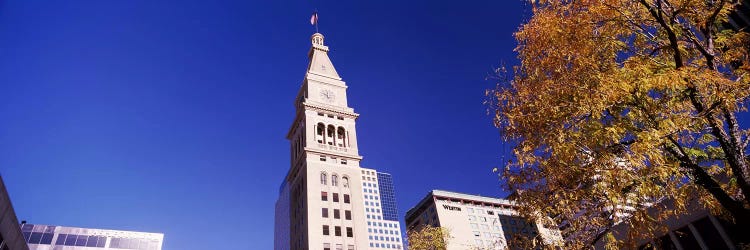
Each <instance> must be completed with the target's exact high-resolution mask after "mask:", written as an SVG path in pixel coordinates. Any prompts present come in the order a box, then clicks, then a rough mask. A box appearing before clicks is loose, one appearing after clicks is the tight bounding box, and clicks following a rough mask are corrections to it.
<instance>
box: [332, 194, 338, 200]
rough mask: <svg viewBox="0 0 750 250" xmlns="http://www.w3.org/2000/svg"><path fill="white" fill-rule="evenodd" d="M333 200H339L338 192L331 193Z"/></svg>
mask: <svg viewBox="0 0 750 250" xmlns="http://www.w3.org/2000/svg"><path fill="white" fill-rule="evenodd" d="M333 202H339V194H338V193H333Z"/></svg>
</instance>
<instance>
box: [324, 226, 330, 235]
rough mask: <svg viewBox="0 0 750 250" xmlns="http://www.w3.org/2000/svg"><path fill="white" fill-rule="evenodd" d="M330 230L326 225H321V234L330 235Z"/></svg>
mask: <svg viewBox="0 0 750 250" xmlns="http://www.w3.org/2000/svg"><path fill="white" fill-rule="evenodd" d="M330 234H331V232H329V231H328V225H323V235H330Z"/></svg>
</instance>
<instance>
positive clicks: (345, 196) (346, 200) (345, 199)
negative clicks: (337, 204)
mask: <svg viewBox="0 0 750 250" xmlns="http://www.w3.org/2000/svg"><path fill="white" fill-rule="evenodd" d="M350 202H351V201H350V200H349V195H348V194H344V203H350Z"/></svg>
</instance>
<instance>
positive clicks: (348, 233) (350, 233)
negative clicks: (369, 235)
mask: <svg viewBox="0 0 750 250" xmlns="http://www.w3.org/2000/svg"><path fill="white" fill-rule="evenodd" d="M346 237H354V230H352V228H351V227H347V228H346Z"/></svg>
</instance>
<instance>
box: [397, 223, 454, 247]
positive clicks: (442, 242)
mask: <svg viewBox="0 0 750 250" xmlns="http://www.w3.org/2000/svg"><path fill="white" fill-rule="evenodd" d="M406 238H407V241H408V242H409V249H413V250H445V249H447V248H448V241H449V240H450V238H451V236H450V232H449V231H448V229H447V228H444V227H433V226H431V225H425V226H422V227H420V228H412V229H409V230H408V231H407V232H406Z"/></svg>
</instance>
